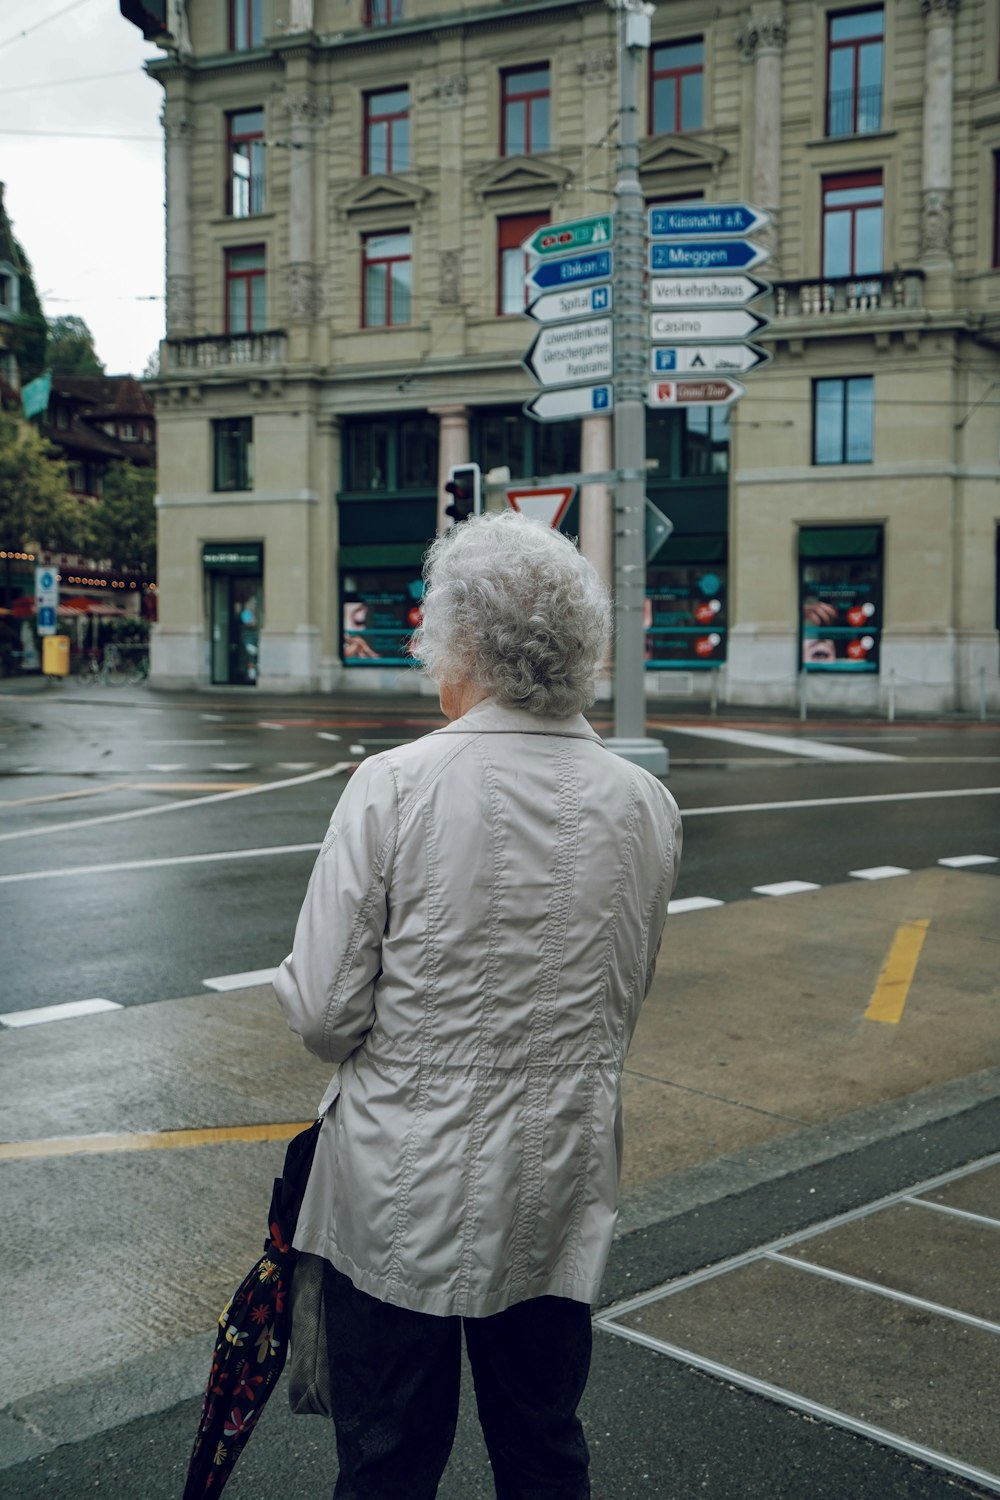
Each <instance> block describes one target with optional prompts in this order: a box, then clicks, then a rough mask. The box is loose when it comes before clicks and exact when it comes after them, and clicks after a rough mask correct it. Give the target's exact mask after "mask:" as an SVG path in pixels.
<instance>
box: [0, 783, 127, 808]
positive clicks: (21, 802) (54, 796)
mask: <svg viewBox="0 0 1000 1500" xmlns="http://www.w3.org/2000/svg"><path fill="white" fill-rule="evenodd" d="M131 785H132V783H131V782H130V781H109V782H108V784H107V786H92V787H86V788H85V789H84V790H83V791H75V792H47V793H46V795H45V796H44V797H16V798H13V799H8V800H7V801H5V802H3V803H0V806H2V807H28V806H29V805H30V804H31V803H32V802H68V801H69V800H70V799H71V798H72V797H103V795H104V793H105V792H120V791H124V790H127V789H128V788H129V787H130V786H131Z"/></svg>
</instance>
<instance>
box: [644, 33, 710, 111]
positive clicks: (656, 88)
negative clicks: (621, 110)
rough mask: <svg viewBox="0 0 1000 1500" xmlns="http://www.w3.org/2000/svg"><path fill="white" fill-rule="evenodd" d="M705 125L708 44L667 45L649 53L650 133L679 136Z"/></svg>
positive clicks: (694, 40)
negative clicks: (681, 132) (706, 48)
mask: <svg viewBox="0 0 1000 1500" xmlns="http://www.w3.org/2000/svg"><path fill="white" fill-rule="evenodd" d="M704 123H705V43H704V41H703V40H702V38H701V37H690V38H689V39H688V40H687V41H683V42H663V43H662V44H661V45H660V46H658V47H653V48H652V49H651V51H650V54H649V133H650V135H676V134H677V133H678V132H679V131H682V130H700V129H701V127H702V125H704Z"/></svg>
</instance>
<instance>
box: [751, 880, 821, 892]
mask: <svg viewBox="0 0 1000 1500" xmlns="http://www.w3.org/2000/svg"><path fill="white" fill-rule="evenodd" d="M754 890H755V891H756V892H757V895H758V896H797V895H798V894H799V892H800V891H818V890H819V886H818V885H814V884H813V883H812V881H811V880H777V881H775V882H774V884H773V885H755V886H754Z"/></svg>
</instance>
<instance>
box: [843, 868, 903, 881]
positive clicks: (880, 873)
mask: <svg viewBox="0 0 1000 1500" xmlns="http://www.w3.org/2000/svg"><path fill="white" fill-rule="evenodd" d="M847 873H848V875H852V876H853V877H854V879H855V880H889V879H891V877H892V876H893V875H909V873H910V872H909V870H904V869H903V866H902V865H872V866H871V868H870V869H867V870H848V872H847Z"/></svg>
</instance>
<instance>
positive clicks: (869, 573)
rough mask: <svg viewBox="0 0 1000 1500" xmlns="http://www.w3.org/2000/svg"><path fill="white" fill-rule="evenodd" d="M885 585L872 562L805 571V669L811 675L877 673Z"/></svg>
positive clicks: (811, 565)
mask: <svg viewBox="0 0 1000 1500" xmlns="http://www.w3.org/2000/svg"><path fill="white" fill-rule="evenodd" d="M880 595H881V580H880V577H879V565H878V563H877V562H874V561H871V562H869V561H865V562H842V561H831V562H824V563H807V564H805V565H804V566H803V569H802V665H803V667H804V668H805V670H806V671H807V672H877V671H878V663H879V639H880V636H881V628H882V621H881V614H882V610H881V601H880Z"/></svg>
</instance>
